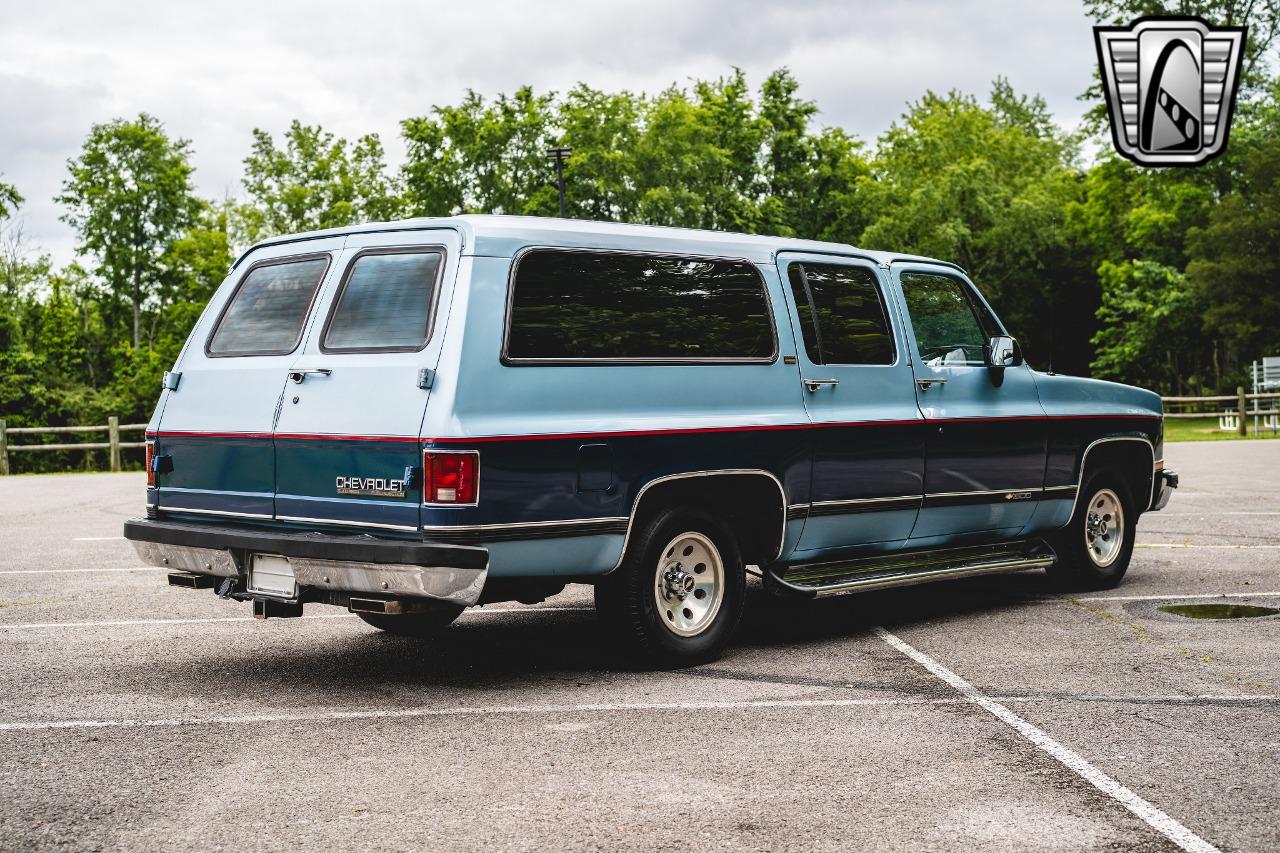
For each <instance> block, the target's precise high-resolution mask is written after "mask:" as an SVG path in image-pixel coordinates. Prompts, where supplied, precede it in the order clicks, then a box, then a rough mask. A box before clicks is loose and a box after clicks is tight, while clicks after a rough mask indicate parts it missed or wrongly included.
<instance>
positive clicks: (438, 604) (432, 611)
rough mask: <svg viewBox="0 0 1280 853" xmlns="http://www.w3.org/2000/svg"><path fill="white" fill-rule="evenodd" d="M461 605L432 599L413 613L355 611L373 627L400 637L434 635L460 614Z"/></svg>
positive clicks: (441, 631) (440, 632)
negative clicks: (423, 608)
mask: <svg viewBox="0 0 1280 853" xmlns="http://www.w3.org/2000/svg"><path fill="white" fill-rule="evenodd" d="M463 609H464V608H463V607H461V606H459V605H457V604H448V603H446V602H443V601H432V602H430V603H429V604H428V606H427V609H426V610H420V611H416V612H414V613H357V614H356V615H357V616H359V617H360V618H361V619H363V620H364V621H365V622H368V623H369V624H370V625H372V626H373V627H375V628H377V629H379V630H381V631H386V632H387V633H388V634H395V635H397V636H400V637H436V636H439V635H440V634H442V633H443V632H444V630H445V629H446V628H448V627H449V626H450V625H452V624H453V620H455V619H457V618H458V617H459V616H461V615H462V611H463Z"/></svg>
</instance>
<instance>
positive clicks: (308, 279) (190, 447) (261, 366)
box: [154, 237, 345, 519]
mask: <svg viewBox="0 0 1280 853" xmlns="http://www.w3.org/2000/svg"><path fill="white" fill-rule="evenodd" d="M344 242H345V238H343V237H337V238H332V239H327V240H314V241H308V242H305V243H293V244H288V245H283V246H268V247H265V248H262V249H259V250H257V251H255V252H254V253H253V254H252V255H251V256H250V257H249V258H247V259H246V260H245V261H244V262H242V263H241V264H240V265H239V266H238V267H237V268H236V269H235V270H234V271H233V273H232V275H231V276H230V277H229V278H228V280H227V282H225V283H224V284H223V287H222V288H220V289H219V292H218V293H217V294H216V295H215V297H214V300H213V302H212V303H211V304H210V307H209V310H207V311H206V312H205V314H204V316H203V317H202V318H201V319H200V322H199V324H198V325H197V327H196V330H195V332H193V334H192V337H191V340H190V341H189V342H188V344H187V346H186V349H185V351H184V352H183V355H182V359H181V361H180V363H179V365H178V370H179V372H180V377H179V380H178V385H177V388H176V389H174V390H172V391H170V392H168V393H167V400H166V402H165V406H164V411H163V414H162V417H161V420H160V423H159V431H158V433H157V434H156V435H155V436H154V438H155V441H156V454H157V456H158V457H159V461H160V463H162V464H161V466H160V467H159V469H158V473H157V477H156V482H157V486H158V489H157V501H158V506H159V508H160V509H161V510H164V511H166V512H171V513H178V512H180V513H191V514H194V515H198V516H210V517H227V518H245V519H270V518H272V517H273V515H274V507H273V499H274V491H275V488H274V484H275V454H274V451H273V449H272V430H273V427H274V422H275V417H276V413H277V410H278V408H279V406H280V398H281V393H282V392H283V390H284V386H285V384H286V382H287V378H286V377H287V375H288V371H289V368H290V366H291V365H292V364H293V362H294V360H295V359H296V358H297V352H298V350H299V348H300V347H301V345H302V338H303V333H304V331H305V329H306V326H307V322H308V316H309V314H310V313H311V312H312V309H313V307H314V305H315V303H316V302H317V300H318V296H319V294H320V293H321V292H322V290H323V289H324V287H325V283H326V281H327V279H328V278H329V277H331V276H332V275H333V274H334V265H335V263H336V261H337V259H338V257H339V255H340V254H341V252H342V247H343V243H344Z"/></svg>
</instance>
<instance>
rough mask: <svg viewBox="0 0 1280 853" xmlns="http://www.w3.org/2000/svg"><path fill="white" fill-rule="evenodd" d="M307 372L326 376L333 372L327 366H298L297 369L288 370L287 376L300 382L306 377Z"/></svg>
mask: <svg viewBox="0 0 1280 853" xmlns="http://www.w3.org/2000/svg"><path fill="white" fill-rule="evenodd" d="M309 373H318V374H320V375H321V376H328V375H329V374H331V373H333V371H332V370H330V369H329V368H327V367H300V368H298V369H297V370H290V371H289V378H290V379H292V380H293V381H294V382H301V381H302V380H304V379H306V378H307V374H309Z"/></svg>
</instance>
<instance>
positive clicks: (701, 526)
mask: <svg viewBox="0 0 1280 853" xmlns="http://www.w3.org/2000/svg"><path fill="white" fill-rule="evenodd" d="M682 538H684V540H685V543H686V544H684V547H691V545H696V546H697V547H698V549H699V550H698V551H697V552H694V553H695V554H704V553H710V552H707V551H705V549H706V548H707V543H709V544H710V547H712V548H714V557H713V558H712V562H711V565H709V566H708V565H707V562H703V561H701V560H700V558H699V557H697V556H695V558H694V559H695V560H696V561H697V562H693V563H691V565H689V566H684V565H683V563H681V562H680V557H681V556H683V555H679V554H674V553H673V551H674V548H673V546H675V545H676V544H677V542H678V541H679V540H681V539H682ZM689 543H691V544H689ZM664 551H667V552H668V553H664ZM716 557H718V559H719V562H720V568H721V583H720V589H721V591H720V592H719V593H705V592H704V595H702V596H700V597H699V598H698V599H696V601H697V603H698V607H699V608H701V607H705V612H704V613H703V614H701V615H700V617H699V619H700V621H699V620H694V622H692V623H690V622H688V621H687V620H685V619H683V618H682V616H681V615H680V614H682V613H683V614H692V613H696V612H698V611H697V610H694V611H691V610H689V609H686V608H685V607H683V606H682V605H684V604H686V603H687V604H689V605H690V606H693V605H694V603H695V599H694V598H693V596H698V593H699V592H700V591H703V590H704V586H705V585H706V584H711V582H712V581H711V578H712V577H713V576H714V572H715V565H714V559H715V558H716ZM677 565H679V566H681V568H679V569H677V568H675V567H676V566H677ZM699 565H701V566H703V568H702V569H699V568H698V566H699ZM668 572H670V573H671V574H670V575H668ZM695 572H696V574H695ZM706 572H710V573H712V574H711V575H705V573H706ZM703 576H705V578H706V579H705V580H700V578H701V577H703ZM689 578H692V579H693V584H691V585H688V586H686V585H685V584H684V583H682V581H686V580H687V579H689ZM672 583H675V584H676V585H678V586H680V587H681V588H682V590H683V591H684V592H685V595H686V598H679V597H676V596H674V595H673V596H671V597H664V599H663V605H662V606H661V607H660V606H659V603H658V596H659V595H664V596H665V595H666V593H664V592H663V591H662V590H666V589H669V588H670V586H669V584H672ZM659 584H663V585H664V586H663V587H662V589H661V590H660V589H659ZM746 590H747V581H746V570H745V567H744V566H743V563H742V555H741V552H739V550H738V542H737V538H736V537H735V536H734V535H733V533H732V532H731V531H730V530H729V529H728V528H727V527H726V526H725V525H723V524H722V523H720V522H719V521H717V520H716V519H715V518H713V517H712V516H710V515H708V514H707V513H705V512H701V511H699V510H695V509H692V508H688V507H677V508H672V509H666V510H662V511H660V512H659V513H658V514H657V515H655V516H654V517H652V518H651V519H650V520H649V521H648V522H646V523H645V524H644V526H643V527H642V528H640V529H639V530H638V531H637V532H636V533H635V535H633V537H632V539H631V542H630V543H628V546H627V553H626V556H625V557H624V558H623V561H622V565H621V566H619V567H618V569H617V570H616V571H615V572H613V574H611V575H608V576H607V577H604V578H601V580H600V581H599V582H597V583H596V588H595V604H596V610H597V612H598V613H599V614H600V618H601V619H602V621H603V622H604V625H605V627H606V629H607V630H609V631H610V632H612V633H613V634H614V635H615V636H616V637H617V639H618V640H619V641H620V643H621V644H622V646H623V648H624V650H625V651H626V652H627V653H628V654H629V656H631V657H633V658H635V659H636V660H637V661H639V662H641V663H642V664H644V665H648V666H657V667H678V666H692V665H695V664H699V663H705V662H707V661H710V660H714V659H715V658H717V657H719V656H720V654H721V653H722V652H723V651H724V648H725V646H726V645H728V643H729V640H730V639H731V638H732V637H733V633H734V631H735V630H736V629H737V627H738V623H739V622H740V621H742V609H743V604H744V602H745V600H746ZM717 594H718V595H719V600H718V604H715V603H714V597H715V595H717ZM707 596H711V598H712V601H711V602H709V603H707V604H705V605H703V604H702V603H701V602H702V601H706V600H707ZM681 624H685V625H687V626H688V627H684V628H682V627H680V625H681ZM682 630H683V631H685V632H688V631H695V633H692V634H689V633H684V634H682V633H680V632H681V631H682Z"/></svg>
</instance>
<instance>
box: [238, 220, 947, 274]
mask: <svg viewBox="0 0 1280 853" xmlns="http://www.w3.org/2000/svg"><path fill="white" fill-rule="evenodd" d="M427 228H452V229H455V230H456V231H458V232H459V233H460V234H461V235H462V243H463V246H464V249H463V251H464V253H465V254H468V255H487V256H496V257H510V256H511V255H513V254H515V253H516V252H517V251H519V250H520V249H522V248H525V247H528V246H554V247H566V248H593V249H629V250H633V251H634V250H642V251H652V252H672V253H680V254H686V253H687V254H701V255H712V256H717V257H730V258H743V259H746V260H749V261H754V262H756V263H772V262H773V260H774V255H775V254H776V253H778V252H811V253H819V254H839V255H858V256H861V257H864V258H868V259H870V260H872V261H875V262H876V263H880V264H888V263H891V262H893V261H920V262H925V263H933V264H943V265H944V266H949V267H953V268H955V269H961V268H960V267H959V265H957V264H953V263H951V262H949V261H940V260H937V259H935V258H926V257H922V256H920V255H908V254H903V253H895V252H879V251H875V250H871V249H860V248H858V247H856V246H852V245H850V244H848V243H828V242H823V241H821V240H800V239H796V238H794V237H773V236H768V235H761V234H738V233H733V232H729V231H710V230H704V229H698V228H675V227H670V226H665V225H633V224H629V223H623V222H599V221H593V220H587V219H556V218H552V217H542V216H504V215H496V214H464V215H461V216H439V217H419V218H414V219H402V220H398V221H395V222H369V223H366V224H363V225H349V226H345V227H342V228H328V229H325V230H323V231H308V232H305V233H301V234H289V235H284V236H280V237H273V238H271V239H269V240H263V241H261V242H259V243H256V244H254V245H253V246H251V247H250V248H249V249H248V250H247V251H245V252H244V253H243V254H242V255H241V256H240V257H239V258H238V259H237V260H236V263H235V266H239V264H240V263H241V261H243V260H244V259H245V257H246V256H247V255H248V254H249V253H250V252H252V251H254V250H255V249H258V248H260V247H263V246H277V245H280V244H282V243H293V242H300V241H306V240H319V239H323V238H326V237H340V236H344V235H349V234H371V233H385V232H392V231H416V230H422V229H427Z"/></svg>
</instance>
